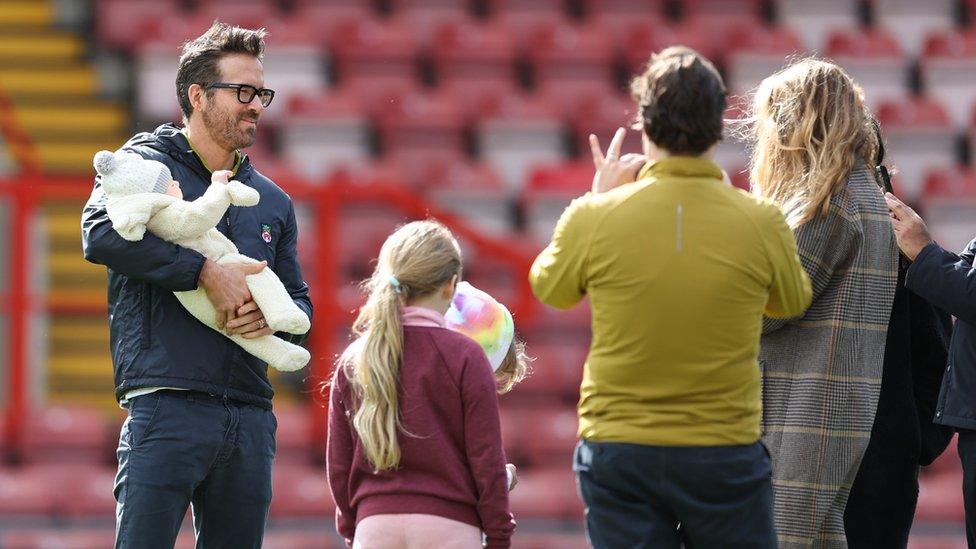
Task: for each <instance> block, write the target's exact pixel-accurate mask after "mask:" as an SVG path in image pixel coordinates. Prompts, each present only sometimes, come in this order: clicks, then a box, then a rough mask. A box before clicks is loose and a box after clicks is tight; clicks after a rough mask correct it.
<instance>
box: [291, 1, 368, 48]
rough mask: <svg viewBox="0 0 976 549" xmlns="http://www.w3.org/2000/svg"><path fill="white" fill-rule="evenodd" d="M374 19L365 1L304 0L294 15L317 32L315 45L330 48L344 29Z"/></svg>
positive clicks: (338, 39) (339, 37) (335, 44)
mask: <svg viewBox="0 0 976 549" xmlns="http://www.w3.org/2000/svg"><path fill="white" fill-rule="evenodd" d="M375 17H376V14H375V13H374V12H373V9H372V3H371V2H368V1H365V0H359V1H358V2H352V1H345V0H343V1H338V2H322V1H320V0H304V1H303V2H301V3H300V5H299V6H297V7H296V9H295V13H294V18H295V19H296V20H301V21H304V22H305V23H306V24H307V25H308V26H310V27H311V28H313V29H316V30H317V32H316V33H315V37H314V40H315V43H316V44H319V45H324V46H329V47H330V48H334V47H336V46H337V44H338V42H339V41H340V39H341V34H342V32H343V30H344V29H346V28H350V27H354V26H355V25H356V24H357V23H360V22H362V21H365V20H367V19H372V18H375ZM272 39H273V38H272Z"/></svg>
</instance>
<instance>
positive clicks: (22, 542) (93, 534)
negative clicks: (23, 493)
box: [0, 526, 192, 549]
mask: <svg viewBox="0 0 976 549" xmlns="http://www.w3.org/2000/svg"><path fill="white" fill-rule="evenodd" d="M114 542H115V530H114V529H112V528H90V527H78V528H64V527H63V526H49V527H43V526H22V527H18V528H16V529H5V530H4V531H3V532H0V547H6V548H9V549H90V548H95V547H112V545H113V543H114ZM191 547H192V545H191Z"/></svg>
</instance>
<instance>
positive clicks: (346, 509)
mask: <svg viewBox="0 0 976 549" xmlns="http://www.w3.org/2000/svg"><path fill="white" fill-rule="evenodd" d="M346 385H347V383H346V379H345V375H344V374H343V372H342V366H336V370H335V373H334V374H333V376H332V386H331V387H330V391H331V393H330V395H329V433H328V438H327V442H326V450H325V460H326V476H328V478H329V490H330V491H331V492H332V500H333V501H335V504H336V531H338V532H339V535H341V536H342V537H343V538H344V539H345V540H346V545H348V546H350V547H352V540H353V538H354V537H355V535H356V512H355V510H354V509H353V508H352V504H351V499H352V498H351V497H350V494H349V474H350V472H351V471H352V460H353V450H354V445H353V438H352V428H351V426H350V424H349V418H348V417H347V416H346V407H345V405H344V402H343V401H342V396H343V394H345V388H346Z"/></svg>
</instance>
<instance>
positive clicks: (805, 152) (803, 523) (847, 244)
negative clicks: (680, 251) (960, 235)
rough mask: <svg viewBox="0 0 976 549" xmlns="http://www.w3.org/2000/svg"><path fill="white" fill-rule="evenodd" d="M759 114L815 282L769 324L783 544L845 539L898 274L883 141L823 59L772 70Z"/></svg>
mask: <svg viewBox="0 0 976 549" xmlns="http://www.w3.org/2000/svg"><path fill="white" fill-rule="evenodd" d="M752 122H753V123H754V131H755V133H754V135H753V138H754V144H753V145H754V148H753V151H752V160H751V178H752V185H753V192H754V193H756V194H758V195H760V196H762V197H765V198H768V199H770V200H772V201H773V202H775V203H776V204H778V205H779V206H780V207H781V208H782V209H783V211H784V214H785V215H786V219H787V222H788V223H789V225H790V227H791V228H792V229H793V231H794V234H795V236H796V240H797V248H798V250H799V254H800V259H801V262H802V263H803V267H804V269H805V270H806V272H807V274H808V275H809V276H810V280H811V283H812V287H813V303H812V304H811V306H810V308H809V309H808V310H807V312H806V313H805V314H804V315H802V316H800V317H798V318H793V319H787V320H775V319H766V320H765V322H764V323H763V336H762V340H761V351H760V354H759V362H760V366H761V367H762V369H763V441H764V442H765V443H766V446H767V448H768V449H769V452H770V455H771V457H772V460H773V492H774V514H775V520H776V531H777V536H778V542H779V546H780V547H811V546H817V547H847V544H848V540H847V537H846V535H845V529H844V510H845V507H846V503H847V499H848V495H849V493H850V489H851V485H852V483H853V482H854V480H855V477H856V476H857V472H858V466H859V464H860V462H861V459H862V456H863V455H864V452H865V449H866V447H867V445H868V440H869V438H870V436H871V430H872V424H873V422H874V417H875V411H876V409H877V405H878V396H879V393H880V390H881V379H882V375H881V374H882V365H883V362H884V352H885V342H886V337H887V330H888V322H889V317H890V315H891V311H892V302H893V299H894V295H895V288H896V285H897V282H898V248H897V246H896V243H895V238H894V234H893V232H892V228H891V222H890V220H889V218H888V208H887V206H886V205H885V202H884V196H883V193H882V191H881V189H880V188H879V180H878V177H877V175H876V172H875V169H874V159H875V155H876V152H877V149H878V144H879V142H878V137H877V134H876V132H875V130H874V122H873V118H872V117H871V114H870V112H869V111H868V109H867V107H866V106H865V104H864V93H863V91H862V90H861V88H860V87H859V86H858V85H857V84H856V83H855V82H854V81H853V80H852V79H851V78H850V76H848V75H847V73H845V72H844V70H843V69H841V68H840V67H838V66H837V65H835V64H833V63H830V62H827V61H822V60H817V59H803V60H800V61H798V62H796V63H794V64H792V65H790V66H788V67H787V68H785V69H783V70H781V71H780V72H778V73H776V74H774V75H772V76H770V77H768V78H766V79H765V80H764V81H763V82H762V83H761V84H760V86H759V89H758V91H757V93H756V97H755V100H754V104H753V116H752Z"/></svg>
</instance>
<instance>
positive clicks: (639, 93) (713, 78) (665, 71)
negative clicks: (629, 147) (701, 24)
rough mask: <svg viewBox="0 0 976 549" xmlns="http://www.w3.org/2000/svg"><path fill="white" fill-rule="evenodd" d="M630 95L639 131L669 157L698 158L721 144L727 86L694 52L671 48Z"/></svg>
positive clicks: (650, 63)
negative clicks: (633, 103)
mask: <svg viewBox="0 0 976 549" xmlns="http://www.w3.org/2000/svg"><path fill="white" fill-rule="evenodd" d="M630 93H631V97H633V98H634V101H636V102H637V105H638V114H637V120H636V122H635V129H642V130H643V131H644V133H645V134H647V137H648V138H649V139H650V140H651V141H652V142H653V143H654V144H655V145H657V146H658V147H660V148H662V149H665V150H667V151H668V152H669V153H671V154H677V155H690V156H698V155H700V154H702V153H704V152H705V151H707V150H708V149H709V148H710V147H711V146H712V145H714V144H715V143H717V142H719V141H720V140H721V139H722V115H723V114H724V113H725V105H726V95H727V94H726V90H725V83H724V82H722V76H721V75H719V73H718V71H717V70H716V69H715V66H714V65H712V62H711V61H709V60H708V59H706V58H705V57H703V56H702V55H701V54H699V53H698V52H696V51H695V50H693V49H691V48H687V47H684V46H672V47H670V48H666V49H664V50H662V51H660V52H658V53H655V54H652V55H651V59H650V61H648V63H647V68H646V69H645V70H644V73H643V74H641V75H639V76H637V77H635V78H634V79H633V80H632V81H631V83H630Z"/></svg>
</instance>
